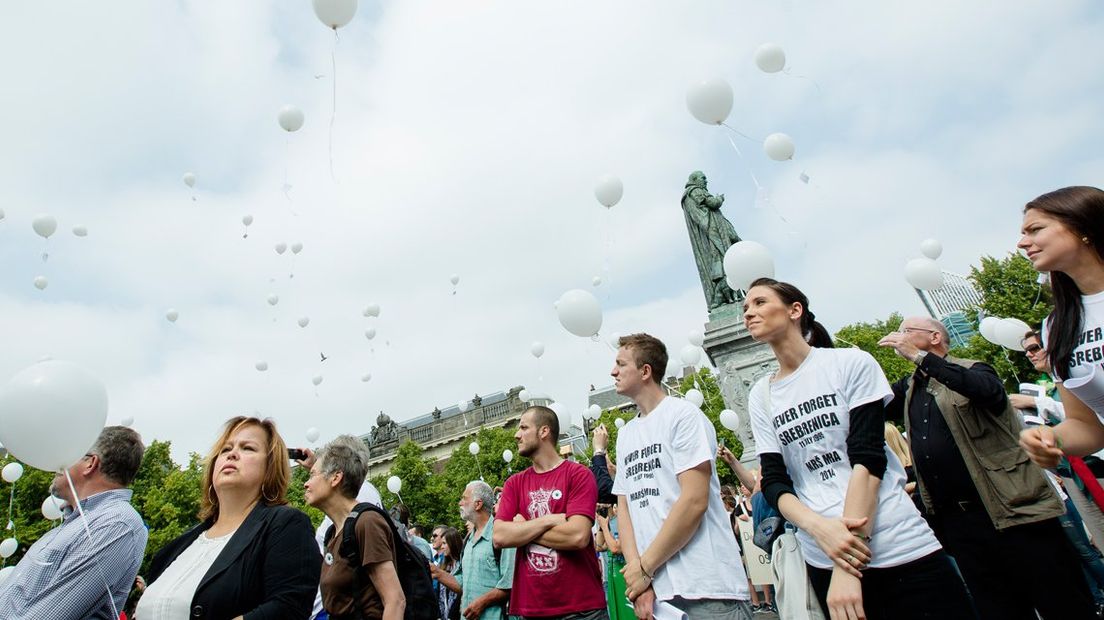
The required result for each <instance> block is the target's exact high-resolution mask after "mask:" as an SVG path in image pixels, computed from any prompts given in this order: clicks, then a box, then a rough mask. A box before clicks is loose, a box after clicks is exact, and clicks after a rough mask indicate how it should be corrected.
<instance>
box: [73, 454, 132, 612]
mask: <svg viewBox="0 0 1104 620" xmlns="http://www.w3.org/2000/svg"><path fill="white" fill-rule="evenodd" d="M64 471H65V479H66V480H68V481H69V491H70V492H71V493H72V494H73V503H74V504H76V505H77V513H78V514H80V520H81V523H82V524H84V533H85V534H86V535H87V536H88V543H89V544H90V545H91V544H92V529H91V528H89V527H88V516H87V515H85V514H84V507H83V506H81V503H80V496H78V495H77V488H76V487H75V486H73V478H72V476H70V475H69V470H68V469H66V470H64ZM93 562H94V566H95V567H96V572H97V573H99V575H100V580H102V581H103V584H104V588H105V589H106V590H107V601H108V602H109V603H111V612H112V615H111V617H112V618H118V617H119V608H118V607H116V606H115V597H114V596H113V595H112V594H111V586H110V585H109V584H108V583H107V577H105V576H104V574H103V570H102V569H101V567H100V563H99V560H93Z"/></svg>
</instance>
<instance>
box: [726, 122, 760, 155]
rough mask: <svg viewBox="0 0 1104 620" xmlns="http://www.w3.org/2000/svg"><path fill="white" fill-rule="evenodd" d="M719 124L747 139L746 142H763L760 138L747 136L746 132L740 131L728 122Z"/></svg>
mask: <svg viewBox="0 0 1104 620" xmlns="http://www.w3.org/2000/svg"><path fill="white" fill-rule="evenodd" d="M720 125H721V127H724V128H726V129H728V130H729V131H731V132H732V133H734V134H736V135H738V136H740V137H741V138H743V139H745V140H747V141H748V142H754V143H756V144H762V143H763V141H762V140H760V139H758V138H752V137H751V136H749V135H747V134H746V133H744V132H742V131H740V130H739V129H736V128H735V127H733V126H732V125H729V124H728V123H720ZM737 150H738V149H737Z"/></svg>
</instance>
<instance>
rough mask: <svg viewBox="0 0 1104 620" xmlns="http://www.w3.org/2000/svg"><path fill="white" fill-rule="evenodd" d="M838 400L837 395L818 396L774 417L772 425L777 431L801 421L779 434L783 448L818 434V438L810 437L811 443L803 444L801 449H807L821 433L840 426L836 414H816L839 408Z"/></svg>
mask: <svg viewBox="0 0 1104 620" xmlns="http://www.w3.org/2000/svg"><path fill="white" fill-rule="evenodd" d="M838 404H839V403H838V400H837V398H836V395H835V394H825V395H823V396H817V397H816V398H810V399H809V400H806V401H803V402H801V403H798V404H797V406H794V407H790V408H789V409H787V410H785V411H783V412H782V413H780V414H778V415H776V416H774V420H772V423H773V425H774V428H775V430H778V429H779V428H780V427H781V426H782V425H783V424H789V423H790V422H795V421H797V420H801V422H799V423H798V424H794V425H793V426H790V427H789V428H786V429H785V430H782V431H780V432H779V433H778V440H779V441H780V442H781V443H782V445H783V446H787V445H789V444H790V443H792V442H794V441H797V440H798V439H802V438H804V437H807V436H809V435H813V434H814V433H816V436H813V437H810V438H809V439H810V441H809V442H802V444H801V447H805V445H807V444H808V443H810V442H812V441H816V439H817V436H819V435H820V433H819V431H822V430H824V429H826V428H828V427H831V426H839V424H840V419H839V417H838V416H837V415H836V412H834V411H829V412H827V413H820V414H818V413H816V412H817V411H819V410H821V409H825V408H827V407H836V406H838Z"/></svg>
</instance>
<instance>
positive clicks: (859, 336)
mask: <svg viewBox="0 0 1104 620" xmlns="http://www.w3.org/2000/svg"><path fill="white" fill-rule="evenodd" d="M903 320H904V317H902V316H901V314H900V313H898V312H894V313H892V314H890V315H889V318H887V319H886V320H884V321H881V320H879V321H874V322H873V323H852V324H850V325H845V326H843V327H841V328H840V330H839V331H837V332H836V336H835V340H836V344H837V345H842V346H852V347H856V348H859V349H862V350H863V351H866V352H867V353H869V354H871V355H873V356H874V359H875V360H877V362H878V365H879V366H881V367H882V372H884V373H885V376H886V378H887V379H889V381H890V383H892V382H894V381H897V380H898V379H900V378H902V377H907V376H909V375H911V374H912V373H913V371H914V370H916V367H915V366H913V364H912V362H910V361H908V360H906V359H904V358H902V357H901V356H900V355H897V352H896V351H894V350H893V349H891V348H887V347H879V346H878V341H879V340H881V339H882V337H883V336H885V335H886V334H888V333H890V332H893V331H897V328H899V327H900V326H901V321H903Z"/></svg>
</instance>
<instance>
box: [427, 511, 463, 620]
mask: <svg viewBox="0 0 1104 620" xmlns="http://www.w3.org/2000/svg"><path fill="white" fill-rule="evenodd" d="M444 539H445V540H444V545H443V546H442V547H441V553H442V554H443V555H444V559H442V560H441V563H440V564H438V565H437V566H435V567H433V568H431V569H430V570H432V571H433V572H434V573H437V572H442V571H443V572H446V573H448V574H450V575H455V574H456V571H458V570H460V552H461V551H463V550H464V538H463V537H462V536H460V532H459V531H458V530H457V529H456V528H454V527H450V528H446V529H445V532H444ZM453 584H456V585H459V583H458V582H457V581H456V580H455V579H451V580H446V581H440V587H439V588H437V607H438V608H440V610H441V620H450V618H459V617H460V590H453V589H452V588H451V587H450V586H451V585H453Z"/></svg>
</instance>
